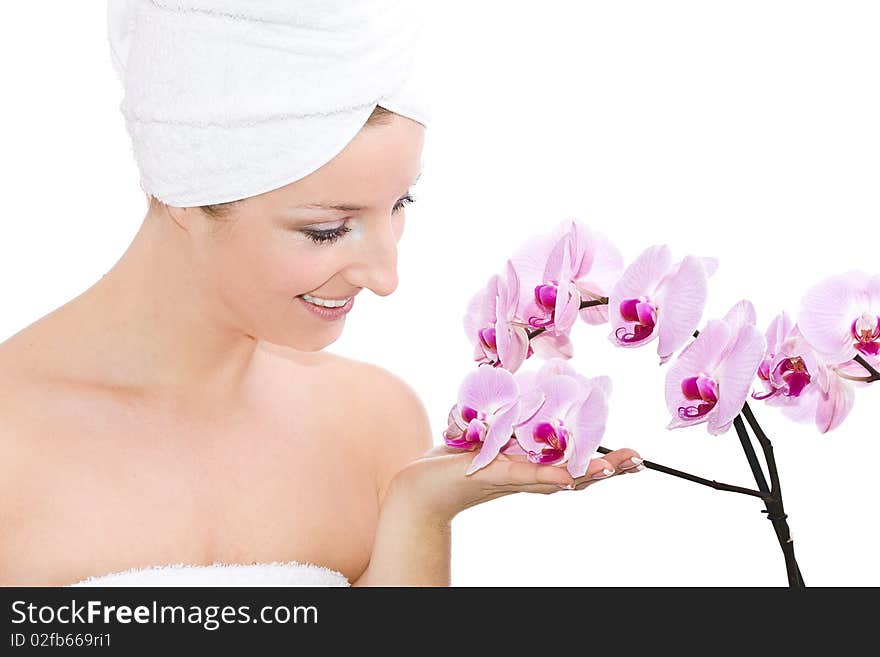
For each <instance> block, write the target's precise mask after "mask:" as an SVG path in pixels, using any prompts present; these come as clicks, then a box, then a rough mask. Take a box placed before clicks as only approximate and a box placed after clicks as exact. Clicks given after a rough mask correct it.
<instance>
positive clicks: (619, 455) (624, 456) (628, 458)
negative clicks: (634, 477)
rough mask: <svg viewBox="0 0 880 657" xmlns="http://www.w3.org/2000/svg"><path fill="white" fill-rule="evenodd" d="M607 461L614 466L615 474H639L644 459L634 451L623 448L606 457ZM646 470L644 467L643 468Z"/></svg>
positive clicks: (609, 453)
mask: <svg viewBox="0 0 880 657" xmlns="http://www.w3.org/2000/svg"><path fill="white" fill-rule="evenodd" d="M604 458H605V460H606V461H608V462H609V463H611V465H613V466H614V471H615V472H624V473H625V472H638V471H639V470H637V468H638V467H639V465H641V463H642V458H641V457H640V456H639V453H638V452H637V451H636V450H634V449H629V448H623V449H617V450H614V451H613V452H608V453H607V454H605V455H604ZM642 470H644V467H643V468H642Z"/></svg>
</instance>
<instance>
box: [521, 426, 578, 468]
mask: <svg viewBox="0 0 880 657" xmlns="http://www.w3.org/2000/svg"><path fill="white" fill-rule="evenodd" d="M558 422H559V426H558V427H554V426H553V424H551V423H550V422H539V423H538V424H536V425H535V427H534V429H532V438H534V439H535V442H538V443H545V444H546V445H547V447H542V448H541V451H540V452H536V451H534V450H529V452H528V455H529V460H530V461H531V462H532V463H553V462H555V461H558V460H559V459H561V458H562V457H563V456H564V455H565V447H566V445H568V441H569V439H570V436H569V432H568V429H566V428H565V425H564V423H563V422H562V420H559V421H558Z"/></svg>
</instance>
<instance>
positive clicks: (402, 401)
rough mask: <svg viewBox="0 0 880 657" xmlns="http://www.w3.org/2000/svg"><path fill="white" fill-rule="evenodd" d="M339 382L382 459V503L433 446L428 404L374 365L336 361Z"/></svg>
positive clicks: (365, 435) (379, 475)
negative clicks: (393, 485)
mask: <svg viewBox="0 0 880 657" xmlns="http://www.w3.org/2000/svg"><path fill="white" fill-rule="evenodd" d="M333 360H334V363H333V367H334V369H335V370H336V377H334V378H336V379H337V380H338V381H345V382H346V383H345V385H346V386H347V387H348V392H347V396H348V397H349V399H350V403H352V404H355V405H356V407H357V408H358V409H359V413H358V415H359V416H360V417H361V418H362V419H363V424H362V425H361V429H362V431H359V432H358V433H359V435H360V436H361V437H362V440H365V441H367V443H368V445H369V446H370V449H371V450H372V451H373V453H374V454H375V455H376V457H377V461H376V477H377V490H378V491H379V499H380V501H381V499H382V498H383V497H384V494H385V490H386V488H387V486H388V484H389V483H390V481H391V479H392V478H393V477H394V475H395V474H397V472H398V471H399V470H400V469H402V468H403V467H404V466H406V465H407V464H409V463H410V462H411V461H413V460H414V459H416V458H418V457H419V456H421V455H422V454H424V453H425V452H426V451H427V450H429V449H431V448H432V447H433V446H434V438H433V431H432V428H431V424H430V420H429V418H428V412H427V410H426V408H425V404H424V402H423V401H422V399H421V397H420V396H419V394H418V392H416V390H415V388H413V386H412V385H410V384H409V383H408V382H407V381H405V380H404V379H403V378H402V377H400V376H399V375H397V374H395V373H393V372H391V371H389V370H387V369H385V368H384V367H381V366H379V365H375V364H373V363H368V362H365V361H361V360H357V359H352V358H345V357H341V356H337V355H333Z"/></svg>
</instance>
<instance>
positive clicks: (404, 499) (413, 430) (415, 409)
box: [352, 370, 451, 586]
mask: <svg viewBox="0 0 880 657" xmlns="http://www.w3.org/2000/svg"><path fill="white" fill-rule="evenodd" d="M376 378H377V379H378V380H374V381H373V382H372V385H371V391H370V393H369V394H370V395H371V397H372V398H373V399H377V400H381V401H377V403H376V405H375V407H376V409H377V410H378V411H379V413H378V416H379V418H378V422H377V424H376V425H375V426H374V427H373V431H374V438H376V443H375V447H374V449H376V454H377V457H378V459H377V460H378V461H379V464H378V466H377V482H376V487H377V496H378V500H379V504H380V509H381V510H380V513H379V522H378V525H377V527H376V535H375V539H374V542H373V553H372V557H371V559H370V563H369V565H368V566H367V569H366V570H365V571H364V573H363V574H362V575H361V576H360V577H359V578H358V579H357V580H355V581H354V582H352V586H449V585H450V552H451V519H447V518H445V517H432V516H429V515H427V514H426V513H424V511H423V510H422V509H421V507H419V506H417V505H416V504H413V503H412V501H411V500H410V499H409V496H408V495H407V494H406V492H405V491H404V489H403V488H402V487H401V486H395V485H394V475H395V474H396V473H397V472H398V471H399V470H400V469H401V468H403V467H405V466H406V465H407V464H409V463H410V462H412V461H413V460H414V459H416V458H418V457H419V456H421V455H422V454H423V453H424V452H426V451H427V450H429V449H431V448H432V447H433V445H434V440H433V437H432V432H431V426H430V422H429V420H428V414H427V412H426V411H425V407H424V404H423V403H422V401H421V399H420V398H419V396H418V395H417V394H416V392H415V391H414V390H413V389H412V388H411V387H410V386H409V385H407V384H406V383H405V382H404V381H402V380H401V379H399V378H397V377H395V376H393V375H391V374H390V373H388V372H386V371H384V370H382V371H381V372H379V376H378V377H376Z"/></svg>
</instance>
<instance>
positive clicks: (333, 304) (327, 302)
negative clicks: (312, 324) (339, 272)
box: [302, 294, 349, 308]
mask: <svg viewBox="0 0 880 657" xmlns="http://www.w3.org/2000/svg"><path fill="white" fill-rule="evenodd" d="M302 298H303V299H305V300H306V301H308V302H309V303H313V304H315V305H316V306H324V307H325V308H341V307H342V306H344V305H345V304H347V303H348V301H349V300H348V299H340V300H339V301H334V300H333V299H321V298H319V297H313V296H311V295H310V294H303V295H302Z"/></svg>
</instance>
